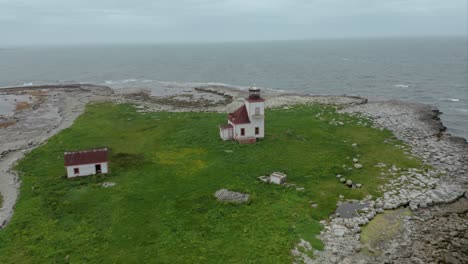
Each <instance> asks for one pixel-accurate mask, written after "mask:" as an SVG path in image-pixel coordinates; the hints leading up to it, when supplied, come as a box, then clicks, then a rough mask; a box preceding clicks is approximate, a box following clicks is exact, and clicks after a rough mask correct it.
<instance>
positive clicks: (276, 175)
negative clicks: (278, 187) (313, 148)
mask: <svg viewBox="0 0 468 264" xmlns="http://www.w3.org/2000/svg"><path fill="white" fill-rule="evenodd" d="M287 177H288V176H287V175H286V174H284V173H281V172H273V173H272V174H271V175H270V182H271V183H276V184H283V183H285V182H286V178H287Z"/></svg>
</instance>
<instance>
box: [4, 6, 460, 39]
mask: <svg viewBox="0 0 468 264" xmlns="http://www.w3.org/2000/svg"><path fill="white" fill-rule="evenodd" d="M467 2H468V1H467V0H0V45H28V44H31V45H34V44H79V43H128V42H131V43H147V42H151V43H158V42H213V41H216V42H217V41H220V42H225V41H251V40H285V39H310V38H349V37H351V38H354V37H387V36H428V35H430V36H433V35H464V36H466V35H467V24H468V21H467V13H468V6H467Z"/></svg>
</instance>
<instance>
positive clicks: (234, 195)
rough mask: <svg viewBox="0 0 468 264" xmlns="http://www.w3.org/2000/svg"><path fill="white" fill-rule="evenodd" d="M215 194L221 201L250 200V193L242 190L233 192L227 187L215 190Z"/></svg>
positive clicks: (240, 201) (242, 201) (238, 201)
mask: <svg viewBox="0 0 468 264" xmlns="http://www.w3.org/2000/svg"><path fill="white" fill-rule="evenodd" d="M214 196H215V197H216V200H218V201H220V202H230V203H246V202H248V201H249V197H250V195H249V194H244V193H240V192H233V191H229V190H227V189H221V190H218V191H216V192H215V194H214Z"/></svg>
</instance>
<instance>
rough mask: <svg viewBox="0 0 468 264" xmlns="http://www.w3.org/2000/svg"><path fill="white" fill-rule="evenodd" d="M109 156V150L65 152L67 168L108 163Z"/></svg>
mask: <svg viewBox="0 0 468 264" xmlns="http://www.w3.org/2000/svg"><path fill="white" fill-rule="evenodd" d="M107 156H108V151H107V148H104V149H92V150H85V151H76V152H65V166H74V165H84V164H94V163H102V162H108V161H109V160H108V158H107Z"/></svg>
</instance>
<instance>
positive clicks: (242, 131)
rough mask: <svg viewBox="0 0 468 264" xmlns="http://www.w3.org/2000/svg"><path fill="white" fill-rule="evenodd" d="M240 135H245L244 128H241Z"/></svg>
mask: <svg viewBox="0 0 468 264" xmlns="http://www.w3.org/2000/svg"><path fill="white" fill-rule="evenodd" d="M241 136H245V128H241Z"/></svg>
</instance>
